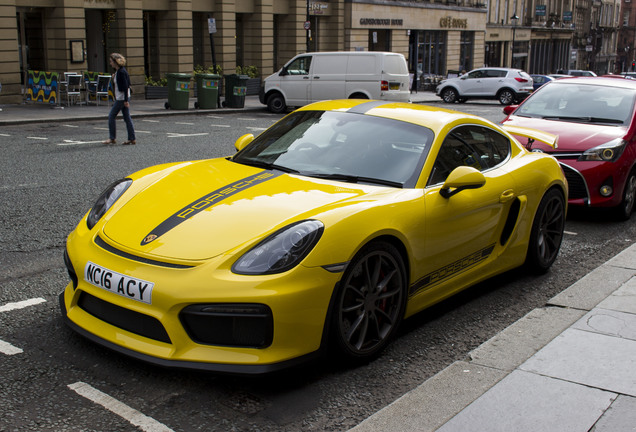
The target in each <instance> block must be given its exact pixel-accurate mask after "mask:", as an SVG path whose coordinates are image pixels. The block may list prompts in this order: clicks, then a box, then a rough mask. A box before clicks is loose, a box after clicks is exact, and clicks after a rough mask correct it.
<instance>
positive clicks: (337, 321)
mask: <svg viewBox="0 0 636 432" xmlns="http://www.w3.org/2000/svg"><path fill="white" fill-rule="evenodd" d="M406 296H407V278H406V270H405V267H404V262H403V260H402V256H401V255H400V253H399V252H398V251H397V249H396V248H395V247H394V246H392V245H391V244H389V243H386V242H383V241H377V242H373V243H370V244H368V245H366V246H365V247H364V248H362V249H361V250H360V252H359V253H358V254H357V255H356V256H355V257H354V259H353V260H352V261H351V263H350V264H349V265H348V266H347V270H346V271H345V274H344V276H343V278H342V281H341V283H340V286H339V289H338V291H337V293H336V298H335V303H334V310H333V314H332V319H333V321H332V327H331V328H332V332H333V334H332V337H333V339H334V340H335V344H336V346H337V348H338V349H339V351H340V352H341V353H343V354H344V356H345V357H346V358H347V359H349V360H358V361H360V360H362V361H366V360H370V359H372V358H373V357H374V356H376V355H377V354H378V353H380V352H381V351H382V349H384V347H385V346H386V345H387V344H388V343H389V341H390V340H391V337H392V336H393V335H394V334H395V331H396V330H397V328H398V326H399V324H400V322H401V321H402V318H403V316H404V311H405V308H406Z"/></svg>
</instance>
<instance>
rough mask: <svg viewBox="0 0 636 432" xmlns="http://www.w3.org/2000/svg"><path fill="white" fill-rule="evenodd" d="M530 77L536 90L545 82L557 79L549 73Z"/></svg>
mask: <svg viewBox="0 0 636 432" xmlns="http://www.w3.org/2000/svg"><path fill="white" fill-rule="evenodd" d="M530 77H531V78H532V87H533V88H534V90H537V89H538V88H539V87H541V86H542V85H543V84H547V83H549V82H550V81H554V80H555V78H552V77H551V76H549V75H530Z"/></svg>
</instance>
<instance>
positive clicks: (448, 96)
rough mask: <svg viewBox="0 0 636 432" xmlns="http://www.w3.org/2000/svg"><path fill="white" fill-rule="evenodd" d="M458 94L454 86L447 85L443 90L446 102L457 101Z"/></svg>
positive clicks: (443, 98) (443, 97)
mask: <svg viewBox="0 0 636 432" xmlns="http://www.w3.org/2000/svg"><path fill="white" fill-rule="evenodd" d="M457 97H458V94H457V90H455V89H454V88H452V87H447V88H445V89H444V90H442V100H443V101H444V102H446V103H455V101H456V100H457Z"/></svg>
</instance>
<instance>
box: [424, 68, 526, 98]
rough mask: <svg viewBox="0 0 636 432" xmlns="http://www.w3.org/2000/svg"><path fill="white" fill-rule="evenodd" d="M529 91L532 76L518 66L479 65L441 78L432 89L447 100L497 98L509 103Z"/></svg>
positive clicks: (524, 96)
mask: <svg viewBox="0 0 636 432" xmlns="http://www.w3.org/2000/svg"><path fill="white" fill-rule="evenodd" d="M532 91H533V88H532V78H531V77H530V75H528V74H527V73H525V72H524V71H522V70H520V69H509V68H480V69H474V70H472V71H470V72H468V73H467V74H464V75H462V76H459V77H457V78H450V79H446V80H444V81H442V82H441V83H440V84H439V85H438V86H437V89H436V91H435V92H436V94H437V95H438V96H439V97H441V98H442V100H443V101H444V102H446V103H454V102H465V101H466V100H467V99H498V100H499V102H500V103H501V104H502V105H510V104H512V103H515V102H518V101H521V100H523V99H525V98H526V97H527V96H528V95H529V94H530V93H532Z"/></svg>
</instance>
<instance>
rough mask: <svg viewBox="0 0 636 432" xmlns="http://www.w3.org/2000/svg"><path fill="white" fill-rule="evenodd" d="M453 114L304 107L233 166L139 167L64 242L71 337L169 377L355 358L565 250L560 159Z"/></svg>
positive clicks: (532, 134) (522, 132) (533, 135)
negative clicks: (449, 300)
mask: <svg viewBox="0 0 636 432" xmlns="http://www.w3.org/2000/svg"><path fill="white" fill-rule="evenodd" d="M513 129H514V130H511V131H507V130H506V127H505V126H504V127H502V126H498V125H495V124H493V123H491V122H489V121H487V120H484V119H482V118H479V117H476V116H471V115H468V114H464V113H459V112H454V111H450V110H445V109H440V108H432V107H426V106H418V105H411V104H403V103H389V102H383V101H361V100H342V101H327V102H319V103H315V104H312V105H308V106H306V107H304V108H301V109H299V110H297V111H295V112H293V113H291V114H289V115H287V116H286V117H284V118H283V119H281V120H280V121H279V122H277V123H276V124H274V125H273V126H272V127H270V128H269V129H268V130H266V131H264V132H263V133H261V134H260V135H259V136H258V137H256V138H254V137H253V136H252V135H245V136H243V137H241V138H239V139H238V140H237V142H236V148H237V150H238V152H237V153H236V154H235V155H234V156H231V157H227V158H220V159H211V160H200V161H192V162H180V163H171V164H165V165H160V166H155V167H151V168H147V169H144V170H142V171H140V172H137V173H135V174H132V175H131V176H129V177H127V178H125V179H122V180H118V181H116V182H115V183H113V184H112V185H111V186H110V187H108V188H107V189H106V190H105V191H104V192H103V194H102V195H101V196H100V197H99V198H98V199H97V201H96V203H95V205H94V206H93V207H92V209H91V210H90V211H89V212H88V213H87V214H86V216H85V217H84V218H83V219H82V220H81V222H80V223H79V225H78V226H77V228H76V229H75V230H74V231H73V232H72V233H71V234H70V235H69V237H68V241H67V248H66V253H65V262H66V266H67V267H68V272H69V275H70V278H71V282H70V283H69V284H68V286H67V287H66V288H65V289H64V291H63V292H62V294H61V295H60V302H61V307H62V313H63V315H64V316H65V318H66V321H67V323H68V324H69V325H70V326H71V327H72V328H73V329H74V330H76V331H77V332H79V333H80V334H82V335H84V336H86V337H88V338H89V339H91V340H93V341H96V342H98V343H100V344H102V345H105V346H107V347H110V348H112V349H114V350H116V351H119V352H123V353H126V354H128V355H130V356H133V357H136V358H138V359H143V360H146V361H149V362H152V363H155V364H160V365H164V366H176V367H186V368H197V369H207V370H213V371H221V372H237V373H264V372H269V371H273V370H276V369H280V368H283V367H286V366H290V365H292V364H295V363H297V362H300V361H303V360H306V359H308V358H310V357H312V356H314V355H316V354H318V353H321V352H323V351H324V349H325V348H326V347H327V346H330V347H335V348H337V350H338V351H339V353H340V354H339V355H342V356H343V357H345V358H349V359H354V360H355V359H360V360H366V359H369V358H372V357H374V356H375V355H377V354H378V353H379V352H380V351H381V350H382V349H383V348H384V347H385V346H386V345H387V343H388V342H389V340H390V339H391V337H392V336H393V335H394V334H395V331H396V329H397V327H398V325H399V324H400V322H401V320H402V319H403V318H404V317H408V316H410V315H413V314H415V313H417V312H418V311H421V310H422V309H424V308H426V307H428V306H430V305H432V304H434V303H436V302H439V301H441V300H442V299H444V298H446V297H448V296H450V295H452V294H454V293H457V292H458V291H460V290H462V289H464V288H466V287H468V286H470V285H473V284H475V283H477V282H479V281H482V280H484V279H486V278H489V277H491V276H493V275H495V274H498V273H501V272H504V271H506V270H509V269H512V268H514V267H517V266H520V265H523V264H524V263H525V264H526V265H528V266H529V267H530V268H532V269H534V270H536V271H538V272H545V271H547V270H548V268H549V267H550V266H551V265H552V263H553V262H554V260H555V258H556V256H557V254H558V252H559V248H560V245H561V238H562V235H563V227H564V222H565V212H566V202H567V185H566V182H565V179H564V176H563V173H562V171H561V168H560V167H559V165H558V163H557V161H556V160H555V159H554V158H552V157H551V156H548V155H546V154H543V153H536V152H531V151H528V150H527V149H526V148H524V147H523V146H521V145H520V144H519V142H518V141H516V140H515V139H514V138H513V137H512V135H511V133H514V134H515V135H517V136H524V137H528V138H529V139H530V141H532V140H539V141H541V142H543V143H546V144H549V145H556V137H555V136H553V135H549V134H545V133H542V132H539V131H534V130H530V129H523V128H519V127H516V128H513Z"/></svg>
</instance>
